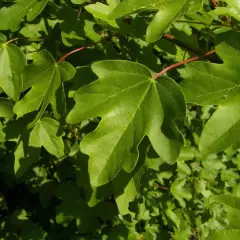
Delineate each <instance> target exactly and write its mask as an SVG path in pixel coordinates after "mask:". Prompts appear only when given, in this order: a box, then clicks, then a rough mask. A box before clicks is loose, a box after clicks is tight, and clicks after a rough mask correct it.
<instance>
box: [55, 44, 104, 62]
mask: <svg viewBox="0 0 240 240" xmlns="http://www.w3.org/2000/svg"><path fill="white" fill-rule="evenodd" d="M100 42H101V40H100V41H98V42H95V43H90V44H88V45H86V46H83V47H80V48H77V49H74V50H73V51H71V52H69V53H67V54H65V55H64V56H62V57H61V58H60V59H59V60H58V61H57V64H59V63H60V62H62V61H64V60H65V59H66V58H67V57H69V56H70V55H72V54H74V53H76V52H81V51H82V50H84V49H87V48H89V47H92V46H95V45H97V44H98V43H100Z"/></svg>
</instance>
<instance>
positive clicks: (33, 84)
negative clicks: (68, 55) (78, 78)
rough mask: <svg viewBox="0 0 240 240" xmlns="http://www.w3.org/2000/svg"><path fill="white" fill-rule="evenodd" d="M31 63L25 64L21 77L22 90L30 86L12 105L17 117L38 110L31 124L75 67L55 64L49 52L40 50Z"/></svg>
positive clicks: (63, 63)
mask: <svg viewBox="0 0 240 240" xmlns="http://www.w3.org/2000/svg"><path fill="white" fill-rule="evenodd" d="M33 59H34V61H33V63H32V64H30V65H28V66H26V67H25V69H24V71H23V74H22V77H23V91H25V90H27V89H29V88H31V90H30V91H28V92H27V94H26V95H25V96H24V97H23V98H22V99H20V100H19V101H18V102H17V103H16V105H15V106H14V112H15V113H16V114H17V116H18V117H22V116H23V115H24V114H26V113H29V112H32V111H35V110H38V109H39V108H40V111H39V112H38V114H37V116H36V118H35V120H34V121H33V122H32V123H31V124H30V126H33V125H34V124H35V123H36V122H37V121H38V119H40V118H41V116H42V114H43V113H44V111H45V110H46V108H47V106H48V104H49V103H51V101H52V100H53V99H54V97H55V93H56V91H57V89H58V88H59V86H60V84H61V82H62V81H64V80H68V79H70V78H71V77H73V76H74V74H75V68H73V66H72V65H70V64H69V63H66V62H61V63H60V64H58V65H57V64H56V62H55V60H54V59H53V57H52V56H51V54H50V53H49V52H47V51H46V50H42V51H40V52H38V53H36V54H34V55H33Z"/></svg>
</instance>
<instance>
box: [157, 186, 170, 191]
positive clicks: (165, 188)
mask: <svg viewBox="0 0 240 240" xmlns="http://www.w3.org/2000/svg"><path fill="white" fill-rule="evenodd" d="M158 188H161V189H163V190H169V188H167V187H163V186H160V185H158Z"/></svg>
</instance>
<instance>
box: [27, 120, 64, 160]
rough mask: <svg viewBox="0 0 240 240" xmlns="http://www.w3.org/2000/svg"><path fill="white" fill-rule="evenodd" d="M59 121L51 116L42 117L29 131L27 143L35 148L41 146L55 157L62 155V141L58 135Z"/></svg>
mask: <svg viewBox="0 0 240 240" xmlns="http://www.w3.org/2000/svg"><path fill="white" fill-rule="evenodd" d="M58 130H59V123H58V122H57V121H55V120H54V119H51V118H42V119H41V120H40V121H38V123H37V124H36V125H35V126H34V128H33V130H32V131H31V133H30V137H29V145H30V146H32V147H36V148H41V147H42V146H43V147H44V148H45V149H46V150H47V151H48V152H49V153H51V154H53V155H55V156H56V157H59V158H60V157H62V156H63V155H64V143H63V140H62V137H61V136H58V135H57V133H58Z"/></svg>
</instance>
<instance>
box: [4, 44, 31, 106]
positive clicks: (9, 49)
mask: <svg viewBox="0 0 240 240" xmlns="http://www.w3.org/2000/svg"><path fill="white" fill-rule="evenodd" d="M26 64H27V61H26V59H25V56H24V54H23V52H22V51H21V49H20V48H18V47H17V46H16V45H14V44H6V43H4V42H1V41H0V88H2V89H3V91H4V92H5V93H6V94H7V95H8V96H9V97H10V98H12V99H13V100H15V101H17V100H18V98H19V95H20V93H21V91H22V78H21V73H22V71H23V68H24V67H25V66H26Z"/></svg>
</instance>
